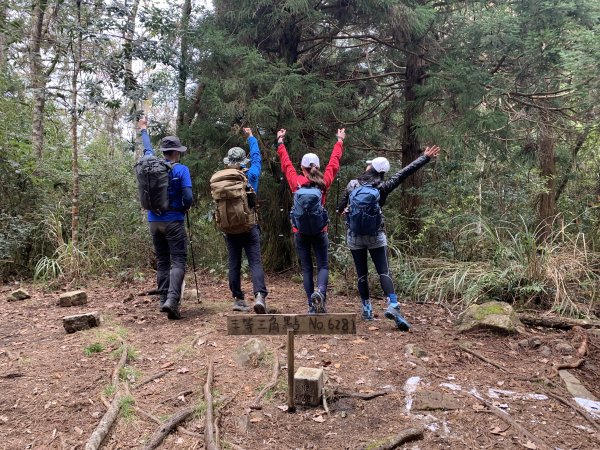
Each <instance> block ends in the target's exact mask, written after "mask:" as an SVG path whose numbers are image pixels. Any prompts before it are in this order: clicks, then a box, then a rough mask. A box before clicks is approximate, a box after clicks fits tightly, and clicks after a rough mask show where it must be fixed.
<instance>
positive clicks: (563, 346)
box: [554, 342, 573, 355]
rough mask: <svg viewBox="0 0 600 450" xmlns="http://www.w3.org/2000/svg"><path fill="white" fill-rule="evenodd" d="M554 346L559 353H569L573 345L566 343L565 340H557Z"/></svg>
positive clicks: (571, 351)
mask: <svg viewBox="0 0 600 450" xmlns="http://www.w3.org/2000/svg"><path fill="white" fill-rule="evenodd" d="M554 348H555V349H556V351H557V352H558V353H560V354H561V355H570V354H571V353H573V346H572V345H571V344H567V343H566V342H559V343H558V344H556V347H554Z"/></svg>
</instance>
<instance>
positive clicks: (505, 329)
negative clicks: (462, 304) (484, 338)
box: [455, 301, 525, 334]
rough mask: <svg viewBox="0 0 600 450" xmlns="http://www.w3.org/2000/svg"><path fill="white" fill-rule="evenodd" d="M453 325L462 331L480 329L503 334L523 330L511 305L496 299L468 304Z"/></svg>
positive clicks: (521, 331) (522, 331)
mask: <svg viewBox="0 0 600 450" xmlns="http://www.w3.org/2000/svg"><path fill="white" fill-rule="evenodd" d="M455 325H456V327H457V328H458V331H460V332H463V333H464V332H467V331H474V330H481V329H485V330H491V331H496V332H500V333H505V334H514V333H524V332H525V327H523V324H522V323H521V321H520V320H519V318H518V317H517V314H516V313H515V311H514V310H513V308H512V306H510V305H509V304H508V303H505V302H497V301H492V302H487V303H483V304H481V305H471V306H469V307H468V308H467V309H466V310H465V311H464V312H463V313H461V314H460V316H459V317H458V319H457V321H456V323H455Z"/></svg>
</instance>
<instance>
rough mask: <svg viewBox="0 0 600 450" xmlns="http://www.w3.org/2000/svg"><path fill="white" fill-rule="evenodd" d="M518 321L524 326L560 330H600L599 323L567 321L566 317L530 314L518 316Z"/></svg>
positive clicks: (595, 321)
mask: <svg viewBox="0 0 600 450" xmlns="http://www.w3.org/2000/svg"><path fill="white" fill-rule="evenodd" d="M519 320H520V321H521V322H523V323H524V324H526V325H531V326H535V327H546V328H558V329H561V330H570V329H571V328H574V327H577V326H579V327H581V328H600V321H597V320H581V319H569V318H566V317H550V316H546V317H539V316H534V315H531V314H519Z"/></svg>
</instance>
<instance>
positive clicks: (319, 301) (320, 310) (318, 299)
mask: <svg viewBox="0 0 600 450" xmlns="http://www.w3.org/2000/svg"><path fill="white" fill-rule="evenodd" d="M310 300H311V302H312V305H313V307H314V308H315V313H316V314H325V313H326V312H327V309H326V308H325V294H322V293H321V292H320V291H315V292H313V293H312V295H311V296H310ZM309 314H310V313H309Z"/></svg>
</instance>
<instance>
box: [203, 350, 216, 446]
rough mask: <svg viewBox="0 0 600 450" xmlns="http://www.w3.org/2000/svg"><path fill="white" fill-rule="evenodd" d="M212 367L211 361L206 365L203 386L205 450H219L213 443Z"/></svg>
mask: <svg viewBox="0 0 600 450" xmlns="http://www.w3.org/2000/svg"><path fill="white" fill-rule="evenodd" d="M213 375H214V367H213V363H212V361H211V362H210V363H209V365H208V374H207V375H206V383H205V384H204V401H205V402H206V412H205V421H206V425H205V426H204V447H205V449H206V450H219V447H218V445H217V444H216V443H215V428H214V426H215V423H214V414H213V396H212V383H213Z"/></svg>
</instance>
